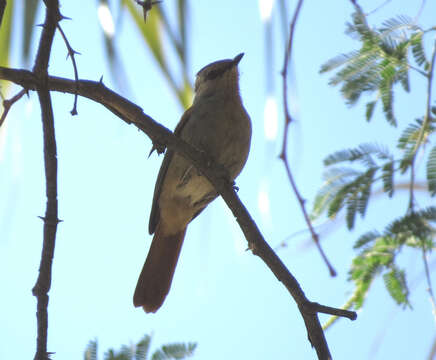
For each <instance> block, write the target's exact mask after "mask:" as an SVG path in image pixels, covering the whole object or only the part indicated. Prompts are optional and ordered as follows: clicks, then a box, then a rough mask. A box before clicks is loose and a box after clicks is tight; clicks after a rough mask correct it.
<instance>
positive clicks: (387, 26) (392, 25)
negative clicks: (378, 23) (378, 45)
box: [380, 15, 417, 36]
mask: <svg viewBox="0 0 436 360" xmlns="http://www.w3.org/2000/svg"><path fill="white" fill-rule="evenodd" d="M404 28H407V29H411V30H416V29H417V26H416V24H415V21H414V20H413V19H412V18H411V17H410V16H407V15H398V16H396V17H394V18H390V19H388V20H385V21H384V22H383V23H382V27H381V28H380V32H381V33H382V34H383V35H384V36H387V35H391V34H392V33H393V32H397V31H398V30H402V29H404Z"/></svg>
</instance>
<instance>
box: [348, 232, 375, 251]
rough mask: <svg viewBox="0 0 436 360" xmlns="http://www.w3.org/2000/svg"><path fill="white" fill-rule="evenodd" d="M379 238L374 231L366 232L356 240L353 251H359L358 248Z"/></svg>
mask: <svg viewBox="0 0 436 360" xmlns="http://www.w3.org/2000/svg"><path fill="white" fill-rule="evenodd" d="M380 236H381V235H380V233H379V232H378V231H376V230H373V231H368V232H367V233H365V234H363V235H361V236H360V237H359V239H357V241H356V243H355V244H354V246H353V248H354V249H359V248H361V247H363V246H365V245H367V244H369V243H370V242H373V241H375V240H376V239H377V238H379V237H380Z"/></svg>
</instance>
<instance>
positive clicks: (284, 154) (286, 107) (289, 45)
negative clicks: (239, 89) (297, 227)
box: [279, 0, 336, 276]
mask: <svg viewBox="0 0 436 360" xmlns="http://www.w3.org/2000/svg"><path fill="white" fill-rule="evenodd" d="M302 5H303V0H299V1H298V3H297V7H296V8H295V12H294V16H293V18H292V21H291V25H290V32H289V41H288V43H287V47H286V51H285V60H284V64H283V71H282V76H283V106H284V113H285V128H284V130H283V144H282V151H281V153H280V156H279V157H280V159H281V160H283V163H284V165H285V169H286V173H287V175H288V178H289V181H290V183H291V187H292V190H293V191H294V193H295V196H296V198H297V200H298V203H299V204H300V208H301V211H302V213H303V216H304V220H305V221H306V224H307V227H308V228H309V230H310V234H311V235H312V239H313V241H314V242H315V245H316V247H317V248H318V251H319V253H320V254H321V257H322V259H323V260H324V262H325V264H326V265H327V267H328V269H329V272H330V275H331V276H336V271H335V269H334V268H333V266H332V265H331V264H330V262H329V260H328V259H327V256H326V255H325V253H324V251H323V249H322V247H321V244H320V241H319V236H318V234H317V232H316V231H315V229H314V227H313V225H312V222H311V220H310V218H309V215H308V213H307V210H306V205H305V202H306V201H305V200H304V199H303V197H302V196H301V194H300V191H299V190H298V188H297V184H296V183H295V180H294V176H293V175H292V172H291V168H290V166H289V162H288V156H287V145H288V133H289V125H290V124H291V122H292V121H293V119H292V116H291V113H290V111H289V104H288V83H287V76H288V65H289V62H290V59H291V53H292V45H293V39H294V31H295V25H296V23H297V19H298V15H299V13H300V9H301V6H302Z"/></svg>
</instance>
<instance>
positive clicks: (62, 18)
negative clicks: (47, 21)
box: [59, 14, 73, 21]
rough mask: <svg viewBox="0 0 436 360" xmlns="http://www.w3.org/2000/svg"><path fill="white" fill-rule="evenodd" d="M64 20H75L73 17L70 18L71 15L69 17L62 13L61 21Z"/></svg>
mask: <svg viewBox="0 0 436 360" xmlns="http://www.w3.org/2000/svg"><path fill="white" fill-rule="evenodd" d="M62 20H73V19H72V18H70V17H68V16H65V15H62V14H60V16H59V21H62Z"/></svg>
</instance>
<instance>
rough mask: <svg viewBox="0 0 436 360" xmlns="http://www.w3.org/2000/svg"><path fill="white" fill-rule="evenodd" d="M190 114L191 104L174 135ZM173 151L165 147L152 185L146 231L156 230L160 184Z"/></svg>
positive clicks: (162, 181) (179, 131) (180, 130)
mask: <svg viewBox="0 0 436 360" xmlns="http://www.w3.org/2000/svg"><path fill="white" fill-rule="evenodd" d="M191 114H192V106H191V107H190V108H189V109H188V110H186V111H185V112H184V114H183V115H182V118H181V119H180V121H179V123H178V124H177V126H176V128H175V130H174V135H176V136H180V134H181V132H182V130H183V128H184V127H185V125H186V123H187V122H188V121H189V119H190V117H191ZM173 154H174V151H173V150H169V149H167V152H166V153H165V157H164V159H163V161H162V165H161V166H160V170H159V174H158V176H157V180H156V185H155V187H154V194H153V203H152V205H151V212H150V220H149V222H148V232H149V233H150V235H151V234H153V233H154V231H155V230H156V226H157V224H158V222H159V204H158V203H159V196H160V193H161V190H162V185H163V183H164V180H165V175H166V174H167V171H168V167H169V166H170V163H171V159H172V158H173Z"/></svg>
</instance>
